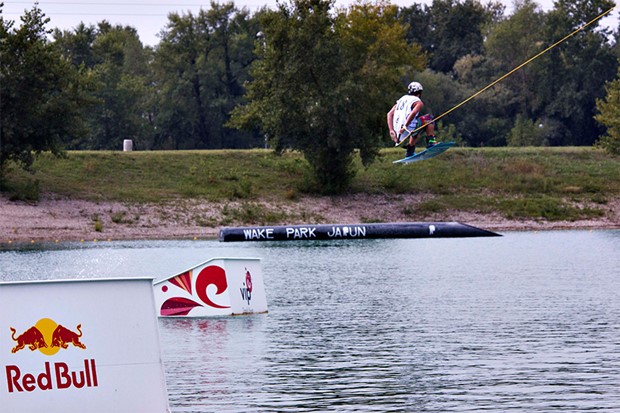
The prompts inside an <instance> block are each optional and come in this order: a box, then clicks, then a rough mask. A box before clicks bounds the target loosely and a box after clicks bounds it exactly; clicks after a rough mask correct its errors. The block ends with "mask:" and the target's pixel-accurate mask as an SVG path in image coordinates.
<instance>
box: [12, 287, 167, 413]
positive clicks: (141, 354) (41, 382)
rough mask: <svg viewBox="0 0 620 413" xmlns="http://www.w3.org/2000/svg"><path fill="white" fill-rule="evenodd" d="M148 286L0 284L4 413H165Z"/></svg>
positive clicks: (156, 330)
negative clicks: (35, 412)
mask: <svg viewBox="0 0 620 413" xmlns="http://www.w3.org/2000/svg"><path fill="white" fill-rule="evenodd" d="M152 281H153V280H152V279H150V278H140V279H105V280H104V279H101V280H75V281H73V280H66V281H41V282H14V283H10V282H9V283H0V302H2V303H3V304H4V305H3V308H4V310H3V311H2V312H0V403H1V404H2V411H7V412H34V411H45V412H50V413H53V412H63V413H69V412H75V413H83V412H89V413H90V412H94V413H96V412H101V413H108V412H128V413H129V412H131V413H135V412H145V413H146V412H162V413H165V412H169V408H168V396H167V390H166V384H165V378H164V371H163V365H162V362H161V354H160V347H159V332H158V329H157V328H158V327H157V318H156V313H155V304H154V298H153V294H152Z"/></svg>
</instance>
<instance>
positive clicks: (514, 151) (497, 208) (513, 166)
mask: <svg viewBox="0 0 620 413" xmlns="http://www.w3.org/2000/svg"><path fill="white" fill-rule="evenodd" d="M402 154H403V151H402V150H401V149H396V148H394V149H386V150H384V151H383V152H382V154H381V157H380V159H378V160H377V161H376V162H375V163H374V164H373V165H372V166H371V167H369V168H368V169H363V168H362V167H361V165H360V166H359V172H358V174H357V176H356V178H355V180H354V182H353V185H352V188H351V193H357V194H358V193H369V194H375V195H376V194H385V195H388V196H398V195H401V194H425V195H428V196H426V197H425V201H423V202H422V203H421V204H419V205H416V206H415V211H414V210H413V208H412V210H411V211H407V210H406V208H410V207H408V206H405V207H402V208H404V210H403V211H400V212H404V213H405V214H409V212H410V214H411V215H414V214H415V216H418V217H419V216H424V215H425V214H427V215H428V214H432V213H437V212H442V211H451V210H458V211H472V212H481V213H492V212H498V213H500V214H501V215H503V216H505V217H507V218H512V219H514V218H517V219H518V218H541V219H546V220H550V221H554V220H576V219H588V218H596V217H599V216H602V215H604V214H605V211H606V210H607V209H608V208H606V206H607V205H608V204H609V203H610V202H612V201H614V200H617V199H618V198H620V159H619V158H618V157H612V156H610V155H607V154H606V153H604V152H602V151H598V150H594V149H592V148H483V149H472V148H453V149H451V150H450V151H448V152H446V153H445V154H443V155H441V156H438V157H437V158H434V159H432V160H428V161H424V162H420V163H416V164H410V165H404V166H402V165H394V164H392V161H393V160H396V159H398V158H400V157H401V156H402ZM34 170H35V173H34V174H32V175H31V174H28V173H25V172H23V171H21V170H19V169H16V168H14V167H13V168H9V170H8V173H7V176H6V178H7V179H6V180H5V182H4V184H3V185H4V188H3V189H4V191H5V192H6V193H7V194H9V196H11V197H12V198H15V199H26V200H28V199H30V200H35V201H36V199H37V197H38V196H40V193H46V194H47V193H52V194H55V195H57V196H61V197H67V198H73V199H85V200H94V201H100V202H105V201H122V202H131V203H142V202H155V203H157V202H167V201H172V200H178V199H205V200H208V201H211V202H221V203H226V202H230V201H231V200H242V201H244V202H247V203H248V204H252V203H253V202H255V201H258V200H261V201H268V202H275V203H282V202H286V203H294V202H295V201H296V200H298V199H300V197H302V196H308V191H309V190H310V189H311V188H312V187H313V182H312V179H311V175H310V173H309V169H308V166H307V164H306V162H305V161H304V160H303V158H302V157H301V156H300V154H298V153H286V154H284V155H283V156H275V155H274V154H273V153H272V152H270V151H265V150H247V151H245V150H243V151H240V150H235V151H232V150H219V151H161V152H159V151H158V152H125V153H123V152H90V151H89V152H68V153H67V156H66V157H65V158H63V159H56V158H54V157H52V156H49V155H43V156H41V157H40V158H39V159H38V160H37V161H36V163H35V164H34ZM310 196H311V194H310Z"/></svg>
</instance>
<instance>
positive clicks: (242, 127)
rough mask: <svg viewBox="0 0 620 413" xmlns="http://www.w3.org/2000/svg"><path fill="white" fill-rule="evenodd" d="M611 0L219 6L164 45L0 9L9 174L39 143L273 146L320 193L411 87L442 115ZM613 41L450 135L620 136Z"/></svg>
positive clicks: (472, 141) (567, 48)
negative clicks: (313, 180)
mask: <svg viewBox="0 0 620 413" xmlns="http://www.w3.org/2000/svg"><path fill="white" fill-rule="evenodd" d="M613 5H614V4H613V2H612V1H610V0H570V1H568V0H558V1H556V2H555V4H554V9H552V10H550V11H548V12H544V11H542V10H541V9H540V8H539V6H538V5H537V4H536V3H535V2H533V1H531V0H516V1H515V3H514V11H513V12H512V14H510V15H505V8H504V6H503V5H501V3H499V2H492V1H491V2H488V3H486V4H483V3H481V2H479V1H478V0H434V1H433V3H432V4H431V5H428V6H426V5H420V4H415V3H414V4H412V6H410V7H404V8H398V7H396V6H392V5H390V4H389V3H386V2H382V1H379V2H374V3H362V4H355V5H352V6H350V7H349V8H347V9H336V8H335V7H334V4H333V2H331V1H328V0H291V1H290V2H289V3H281V4H279V6H278V7H277V9H275V10H271V9H268V8H263V9H261V10H259V11H257V12H255V13H250V12H249V11H247V10H246V9H239V8H237V7H236V6H235V5H234V3H232V2H230V3H214V2H212V3H211V5H210V8H209V9H207V10H200V12H199V13H197V14H192V13H187V14H177V13H172V14H170V15H169V17H168V23H167V24H166V26H165V27H164V28H163V29H162V31H161V41H160V42H159V44H157V45H156V46H155V47H154V48H151V47H145V46H143V45H142V43H141V42H140V39H139V37H138V34H137V32H136V30H135V29H134V28H132V27H128V26H113V25H111V24H109V23H107V22H106V21H102V22H100V23H99V24H97V26H85V25H80V26H78V27H76V28H75V29H74V30H71V31H61V30H58V29H55V30H50V29H49V28H47V25H48V24H49V19H47V18H46V17H45V15H44V14H43V13H42V11H41V10H40V9H39V8H38V7H37V6H35V7H33V9H32V10H31V11H27V12H25V14H24V16H23V17H22V23H21V25H20V26H19V27H15V24H14V22H12V21H6V20H4V19H3V18H2V16H1V14H0V62H1V69H0V76H1V77H0V104H1V117H0V134H1V135H0V155H1V156H2V162H0V165H3V164H4V162H5V161H6V160H8V159H15V160H18V161H20V162H22V164H24V165H26V166H27V165H28V164H29V163H30V162H31V159H32V158H31V156H32V153H33V152H34V153H36V152H37V151H39V150H49V149H51V150H53V151H60V150H61V149H62V148H66V149H117V150H118V149H120V148H121V147H122V141H123V140H124V139H128V138H129V139H133V141H134V145H135V147H136V148H138V149H205V148H251V147H260V146H263V145H265V144H266V143H267V142H269V144H270V145H271V147H273V148H275V149H276V150H284V149H287V148H294V149H298V150H301V151H302V152H304V155H305V157H306V158H307V159H308V160H309V161H310V163H311V165H313V169H314V172H315V175H317V178H318V181H319V183H323V184H329V185H334V187H333V188H329V189H328V191H338V190H341V189H343V188H345V187H346V185H347V181H348V178H350V177H351V176H352V174H353V173H354V171H353V170H352V169H351V160H352V154H353V153H354V150H355V149H359V151H360V154H361V156H362V160H363V161H364V162H365V163H369V162H372V160H373V159H374V157H375V156H376V154H377V153H378V149H379V148H380V147H382V146H386V145H388V144H389V139H387V137H386V136H387V133H386V126H385V113H386V112H387V111H388V110H389V108H390V107H391V105H392V104H393V102H394V101H395V100H396V99H397V98H398V97H400V95H401V94H402V93H403V91H404V85H406V84H407V83H408V82H409V81H411V80H417V81H420V82H421V83H422V84H423V85H424V86H425V92H424V95H423V100H424V102H425V103H426V106H427V107H426V109H425V111H431V112H433V113H434V114H435V115H439V114H441V113H443V112H445V111H447V110H449V109H451V108H452V107H454V105H456V104H458V103H459V102H461V101H463V100H464V99H465V98H467V97H469V96H471V95H472V94H473V93H475V92H476V91H478V90H480V89H481V88H483V87H485V86H486V85H488V84H489V83H490V82H492V81H494V80H495V79H497V78H498V77H499V76H501V75H503V74H504V73H506V72H508V71H509V70H511V69H512V68H514V67H516V66H518V65H519V64H520V63H522V62H524V61H525V60H527V59H528V58H529V57H531V56H533V55H535V54H536V53H537V52H539V51H541V50H543V49H544V48H545V47H547V46H549V45H551V44H553V43H554V42H556V41H557V40H559V39H561V38H562V37H564V36H565V35H567V34H568V33H570V32H572V31H573V30H575V29H576V28H578V27H579V26H581V25H583V24H584V23H586V22H588V21H590V20H591V19H593V18H594V17H596V16H597V15H599V14H600V13H602V12H604V11H606V10H608V9H609V8H611V7H613ZM0 10H1V6H0ZM618 36H619V35H618V32H616V33H611V32H610V31H609V30H608V29H605V28H603V27H601V26H600V25H599V24H598V23H596V24H594V25H592V26H589V27H588V28H586V29H585V30H583V31H581V32H579V33H578V34H577V35H575V36H573V37H572V38H570V39H569V40H568V41H566V42H564V43H562V44H560V45H559V46H558V47H556V48H554V49H552V50H551V51H549V52H548V53H546V54H545V55H543V56H542V57H540V58H539V59H536V60H535V61H533V62H532V63H531V64H529V65H527V66H526V67H524V68H523V69H521V70H519V71H518V72H516V73H515V74H514V75H512V76H511V77H509V78H507V79H506V80H504V81H502V82H501V83H499V84H498V85H496V86H494V87H493V88H492V89H490V90H488V91H486V92H485V93H483V94H481V95H480V96H479V97H477V98H476V99H475V100H473V101H472V102H470V103H468V104H466V105H464V106H463V107H461V108H459V109H458V110H455V111H454V112H451V113H450V114H449V115H448V116H446V117H445V118H443V119H442V121H441V123H440V126H441V128H440V130H439V136H440V137H441V139H443V140H448V139H455V140H458V141H460V142H461V143H462V144H464V145H468V146H503V145H592V144H594V143H595V142H596V141H597V140H598V139H599V138H601V137H602V136H606V138H603V139H602V141H603V142H612V143H613V142H614V136H617V135H614V133H616V134H617V132H615V131H614V124H612V123H609V122H610V118H613V117H615V119H617V118H618V116H617V115H618V110H620V109H619V108H618V104H617V102H616V104H614V103H613V101H607V100H606V97H607V96H610V97H612V96H613V94H612V92H613V90H614V88H616V89H617V88H618V86H617V82H616V83H613V82H612V81H613V80H614V79H617V78H618V57H619V47H618ZM610 82H611V83H610ZM606 84H607V85H608V90H606V89H605V88H606ZM616 94H617V92H616ZM597 102H598V107H599V108H600V109H597ZM235 108H237V109H235ZM614 115H615V116H614ZM231 116H232V119H231ZM595 116H596V119H595ZM615 127H617V125H616V126H615ZM607 129H609V130H610V131H611V132H609V131H608V130H607ZM606 133H607V135H606ZM321 175H322V176H321ZM335 178H338V182H335V181H334V179H335Z"/></svg>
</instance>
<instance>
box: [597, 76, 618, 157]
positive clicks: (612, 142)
mask: <svg viewBox="0 0 620 413" xmlns="http://www.w3.org/2000/svg"><path fill="white" fill-rule="evenodd" d="M605 90H606V92H607V95H606V96H605V99H604V100H603V99H598V100H597V101H596V109H597V111H598V113H597V115H596V116H595V118H596V121H597V122H599V123H600V124H601V125H603V126H605V127H606V128H607V134H606V135H604V136H602V137H600V138H599V140H598V142H597V143H598V145H599V146H601V147H602V148H604V149H605V150H607V151H608V152H609V153H613V154H616V155H620V68H619V69H618V75H617V76H616V80H614V81H612V82H609V83H607V85H606V86H605Z"/></svg>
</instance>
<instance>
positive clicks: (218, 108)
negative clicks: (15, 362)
mask: <svg viewBox="0 0 620 413" xmlns="http://www.w3.org/2000/svg"><path fill="white" fill-rule="evenodd" d="M258 31H259V30H258V26H257V22H256V20H255V19H252V18H249V16H248V12H247V10H241V11H240V10H238V9H237V8H236V7H235V6H234V4H233V3H225V4H221V5H220V4H216V3H213V2H212V3H211V8H210V9H209V10H206V11H205V10H202V9H201V10H200V12H199V13H198V14H197V15H193V14H192V13H188V14H187V15H183V16H181V15H178V14H171V15H170V16H169V22H168V26H167V28H166V30H164V31H163V32H162V35H163V37H162V41H161V42H160V44H159V46H158V47H157V50H156V53H155V61H154V74H155V84H156V87H157V108H158V113H157V114H156V125H157V129H158V133H157V136H156V140H155V144H154V146H155V147H157V148H177V149H178V148H221V147H233V148H234V147H248V146H253V145H256V144H257V143H258V142H260V138H259V135H258V134H257V133H256V132H238V131H235V130H232V129H228V128H226V127H224V124H225V123H226V122H227V121H228V119H229V117H230V112H231V110H232V109H233V108H234V107H235V106H236V105H237V104H238V103H239V102H241V99H242V97H243V94H244V89H243V84H244V83H245V82H246V81H247V80H248V71H249V66H250V64H251V62H252V61H253V60H254V54H253V47H254V42H255V37H256V33H257V32H258Z"/></svg>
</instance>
